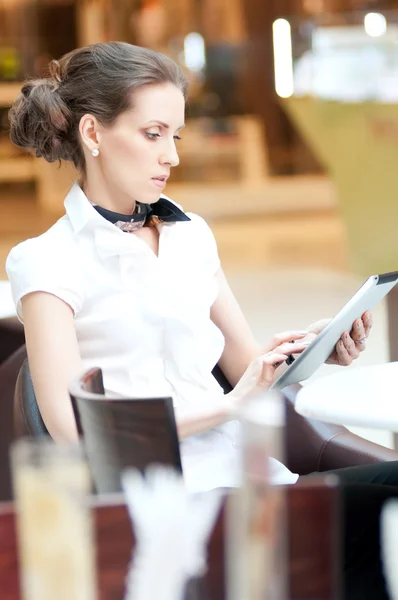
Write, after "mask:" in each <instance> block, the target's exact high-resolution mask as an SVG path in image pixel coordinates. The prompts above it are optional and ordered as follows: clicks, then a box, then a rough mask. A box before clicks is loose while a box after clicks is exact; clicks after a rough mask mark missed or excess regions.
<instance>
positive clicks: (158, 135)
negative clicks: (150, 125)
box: [146, 131, 160, 140]
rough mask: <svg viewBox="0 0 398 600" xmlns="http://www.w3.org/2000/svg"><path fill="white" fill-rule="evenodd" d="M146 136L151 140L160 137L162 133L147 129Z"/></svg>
mask: <svg viewBox="0 0 398 600" xmlns="http://www.w3.org/2000/svg"><path fill="white" fill-rule="evenodd" d="M146 136H147V138H149V139H150V140H155V139H156V138H160V133H150V132H149V131H147V132H146Z"/></svg>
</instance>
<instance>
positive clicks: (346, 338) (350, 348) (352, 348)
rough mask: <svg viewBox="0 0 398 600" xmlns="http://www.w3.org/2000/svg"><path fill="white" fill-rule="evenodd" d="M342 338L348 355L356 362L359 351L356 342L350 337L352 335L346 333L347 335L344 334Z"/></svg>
mask: <svg viewBox="0 0 398 600" xmlns="http://www.w3.org/2000/svg"><path fill="white" fill-rule="evenodd" d="M341 338H342V340H343V344H344V347H345V349H346V350H347V352H348V354H349V355H350V356H351V358H352V359H354V360H355V359H356V358H358V356H359V350H358V348H357V347H356V345H355V342H354V340H353V339H352V337H351V336H350V334H349V333H348V332H345V333H343V335H342V336H341Z"/></svg>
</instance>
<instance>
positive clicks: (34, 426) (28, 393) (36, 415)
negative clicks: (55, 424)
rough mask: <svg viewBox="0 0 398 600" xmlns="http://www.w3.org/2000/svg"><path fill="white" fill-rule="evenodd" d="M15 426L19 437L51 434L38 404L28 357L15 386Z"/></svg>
mask: <svg viewBox="0 0 398 600" xmlns="http://www.w3.org/2000/svg"><path fill="white" fill-rule="evenodd" d="M14 427H15V433H16V435H17V436H18V437H21V436H24V435H29V436H33V437H44V436H48V435H49V433H48V431H47V428H46V426H45V424H44V421H43V419H42V417H41V414H40V410H39V406H38V404H37V400H36V396H35V391H34V388H33V383H32V378H31V376H30V371H29V363H28V359H27V358H26V359H25V360H24V362H23V364H22V366H21V369H20V371H19V374H18V378H17V381H16V386H15V394H14Z"/></svg>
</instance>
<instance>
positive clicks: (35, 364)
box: [22, 292, 82, 441]
mask: <svg viewBox="0 0 398 600" xmlns="http://www.w3.org/2000/svg"><path fill="white" fill-rule="evenodd" d="M22 312H23V317H24V325H25V336H26V348H27V352H28V359H29V368H30V373H31V376H32V382H33V386H34V389H35V394H36V399H37V403H38V406H39V409H40V413H41V416H42V418H43V421H44V423H45V425H46V427H47V429H48V431H49V433H50V435H51V437H53V438H54V439H55V440H56V441H74V440H77V429H76V423H75V418H74V414H73V409H72V404H71V401H70V398H69V394H68V384H69V382H70V381H71V379H73V378H74V377H76V376H77V375H78V374H79V373H80V372H81V371H82V362H81V359H80V354H79V348H78V343H77V339H76V332H75V323H74V318H73V311H72V309H71V308H70V306H68V304H66V303H65V302H64V301H63V300H60V299H59V298H57V297H56V296H53V295H52V294H49V293H46V292H34V293H32V294H28V295H26V296H24V297H23V298H22Z"/></svg>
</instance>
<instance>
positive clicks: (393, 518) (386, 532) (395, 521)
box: [381, 500, 398, 600]
mask: <svg viewBox="0 0 398 600" xmlns="http://www.w3.org/2000/svg"><path fill="white" fill-rule="evenodd" d="M381 548H382V556H383V570H384V577H385V579H386V584H387V589H388V593H389V594H390V598H391V600H398V570H397V565H398V502H397V501H395V500H390V501H389V502H387V503H386V504H385V506H384V507H383V510H382V513H381Z"/></svg>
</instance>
